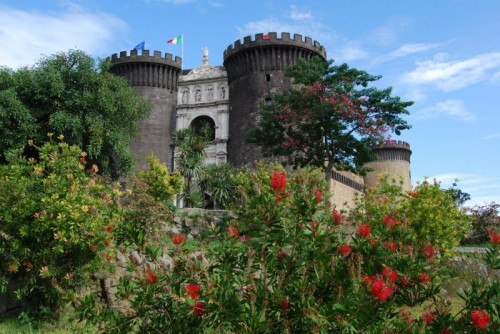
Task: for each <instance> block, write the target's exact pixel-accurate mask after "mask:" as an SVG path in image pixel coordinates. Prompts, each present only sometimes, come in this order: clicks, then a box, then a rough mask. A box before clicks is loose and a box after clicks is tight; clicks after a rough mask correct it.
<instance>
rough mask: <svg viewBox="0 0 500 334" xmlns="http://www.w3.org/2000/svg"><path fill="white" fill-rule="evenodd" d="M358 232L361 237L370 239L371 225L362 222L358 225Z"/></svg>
mask: <svg viewBox="0 0 500 334" xmlns="http://www.w3.org/2000/svg"><path fill="white" fill-rule="evenodd" d="M357 234H358V236H359V237H361V238H365V239H368V238H369V237H370V225H368V224H361V225H359V226H358V230H357Z"/></svg>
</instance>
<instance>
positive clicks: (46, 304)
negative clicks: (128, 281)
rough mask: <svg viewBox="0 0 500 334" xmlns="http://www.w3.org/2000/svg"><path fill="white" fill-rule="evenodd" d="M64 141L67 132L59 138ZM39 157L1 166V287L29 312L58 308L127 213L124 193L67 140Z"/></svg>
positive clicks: (92, 267)
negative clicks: (122, 205)
mask: <svg viewBox="0 0 500 334" xmlns="http://www.w3.org/2000/svg"><path fill="white" fill-rule="evenodd" d="M61 139H62V137H61ZM35 149H37V150H38V152H39V157H40V160H39V161H36V160H34V159H29V160H26V159H24V158H21V157H12V158H11V162H10V164H8V165H2V166H0V189H2V191H1V192H0V203H1V205H0V223H1V225H0V251H1V253H2V261H1V264H0V270H1V272H0V288H1V291H2V293H5V292H7V289H8V288H11V289H12V288H13V289H14V292H13V293H14V295H15V297H16V298H17V299H18V300H20V301H21V302H22V304H23V306H24V308H25V309H27V310H32V311H34V312H38V311H40V307H43V308H48V309H50V310H51V311H56V310H57V308H58V307H59V306H60V302H61V293H62V294H64V295H67V296H69V295H72V294H74V292H75V288H77V287H78V286H81V285H82V284H83V283H85V282H86V279H87V278H88V276H87V275H88V273H91V272H93V271H95V269H96V268H99V266H100V260H101V258H102V257H105V256H106V249H107V248H108V247H109V246H110V244H111V243H113V240H112V238H111V235H110V231H111V230H112V229H113V228H114V227H116V226H117V225H118V224H119V222H120V221H121V219H122V212H121V209H120V205H119V203H118V200H119V197H120V192H119V191H118V190H117V189H114V188H112V187H111V186H109V183H108V182H106V181H105V180H103V179H102V178H100V177H98V176H97V174H96V172H97V168H98V167H97V166H95V165H91V166H89V165H87V163H86V154H85V152H82V151H81V150H80V149H79V148H78V147H76V146H69V145H68V144H66V143H63V142H60V143H54V142H52V141H50V142H48V143H46V144H45V145H43V146H42V147H40V148H37V147H36V148H35Z"/></svg>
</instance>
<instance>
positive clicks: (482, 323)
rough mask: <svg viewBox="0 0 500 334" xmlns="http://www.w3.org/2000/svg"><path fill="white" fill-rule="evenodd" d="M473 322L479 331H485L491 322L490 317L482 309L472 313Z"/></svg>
mask: <svg viewBox="0 0 500 334" xmlns="http://www.w3.org/2000/svg"><path fill="white" fill-rule="evenodd" d="M471 320H472V322H473V323H474V325H475V326H476V327H477V328H478V329H484V328H486V327H487V326H488V323H489V322H490V315H489V314H488V312H486V311H484V310H481V309H478V310H474V311H472V316H471Z"/></svg>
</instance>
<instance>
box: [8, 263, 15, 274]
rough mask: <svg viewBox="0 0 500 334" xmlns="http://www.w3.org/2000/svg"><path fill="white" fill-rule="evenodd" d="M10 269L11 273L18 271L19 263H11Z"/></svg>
mask: <svg viewBox="0 0 500 334" xmlns="http://www.w3.org/2000/svg"><path fill="white" fill-rule="evenodd" d="M8 270H9V272H10V273H15V272H17V264H15V263H9V269H8Z"/></svg>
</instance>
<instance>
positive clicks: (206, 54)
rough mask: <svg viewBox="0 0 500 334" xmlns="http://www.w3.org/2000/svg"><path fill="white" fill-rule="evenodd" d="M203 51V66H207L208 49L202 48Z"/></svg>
mask: <svg viewBox="0 0 500 334" xmlns="http://www.w3.org/2000/svg"><path fill="white" fill-rule="evenodd" d="M202 50H203V65H208V48H207V47H204V48H202Z"/></svg>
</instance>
